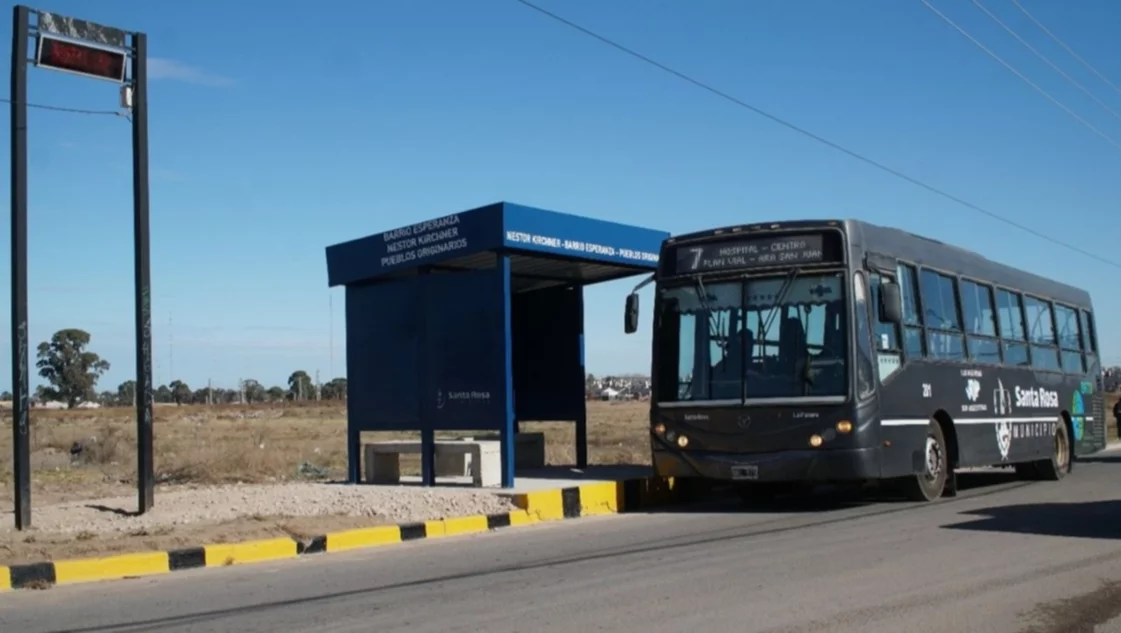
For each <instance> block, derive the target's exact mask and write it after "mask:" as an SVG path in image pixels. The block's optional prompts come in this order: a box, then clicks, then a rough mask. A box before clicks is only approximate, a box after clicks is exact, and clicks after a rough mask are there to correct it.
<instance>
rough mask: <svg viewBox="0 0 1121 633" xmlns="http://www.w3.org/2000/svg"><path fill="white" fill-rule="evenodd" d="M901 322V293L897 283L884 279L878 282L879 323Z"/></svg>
mask: <svg viewBox="0 0 1121 633" xmlns="http://www.w3.org/2000/svg"><path fill="white" fill-rule="evenodd" d="M902 322H903V295H902V293H900V291H899V284H897V283H895V282H891V281H885V282H883V283H882V284H880V323H892V324H898V323H902Z"/></svg>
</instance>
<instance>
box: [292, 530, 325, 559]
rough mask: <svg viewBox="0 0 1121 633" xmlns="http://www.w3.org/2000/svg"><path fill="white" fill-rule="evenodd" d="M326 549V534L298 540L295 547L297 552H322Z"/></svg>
mask: <svg viewBox="0 0 1121 633" xmlns="http://www.w3.org/2000/svg"><path fill="white" fill-rule="evenodd" d="M326 551H327V535H326V534H324V535H322V536H313V537H311V539H309V540H308V541H306V542H300V543H299V546H298V547H297V548H296V553H297V554H322V553H323V552H326Z"/></svg>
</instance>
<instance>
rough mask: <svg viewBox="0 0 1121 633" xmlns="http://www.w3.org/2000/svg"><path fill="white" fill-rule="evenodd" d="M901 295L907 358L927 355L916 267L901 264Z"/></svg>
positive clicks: (904, 348)
mask: <svg viewBox="0 0 1121 633" xmlns="http://www.w3.org/2000/svg"><path fill="white" fill-rule="evenodd" d="M898 270H899V294H901V295H903V351H904V352H905V353H906V354H907V358H922V357H923V356H925V355H926V346H925V345H924V344H923V336H922V318H921V315H920V313H919V282H918V274H917V273H916V272H915V267H914V266H910V265H908V264H899V269H898Z"/></svg>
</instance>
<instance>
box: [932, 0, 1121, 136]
mask: <svg viewBox="0 0 1121 633" xmlns="http://www.w3.org/2000/svg"><path fill="white" fill-rule="evenodd" d="M919 2H921V3H923V4H924V5H926V8H928V9H930V11H931V12H932V13H934V15H937V16H938V17H939V18H942V21H943V22H945V23H946V24H949V25H950V26H952V27H954V29H956V30H957V32H958V33H961V34H962V35H964V36H965V38H966V39H968V40H969V41H970V42H973V43H974V44H976V45H977V48H980V49H981V50H983V51H985V53H986V54H988V56H989V57H992V58H993V59H995V60H996V61H998V62H1000V64H1001V65H1002V66H1004V67H1005V68H1007V69H1008V70H1009V71H1010V72H1011V73H1012V74H1013V75H1016V76H1017V77H1019V78H1020V80H1021V81H1023V82H1024V83H1026V84H1027V85H1029V86H1031V87H1032V88H1034V89H1035V91H1036V92H1038V93H1039V94H1041V95H1043V96H1044V97H1046V98H1047V99H1048V100H1049V101H1050V102H1051V103H1054V104H1055V105H1057V106H1059V107H1060V108H1062V110H1063V112H1066V113H1067V114H1069V115H1070V116H1071V117H1073V118H1074V120H1075V121H1078V122H1079V123H1081V124H1082V125H1085V126H1086V127H1087V128H1089V129H1090V130H1092V131H1093V132H1094V133H1095V134H1097V135H1098V136H1100V137H1102V138H1104V139H1105V140H1106V141H1108V142H1109V144H1110V145H1112V146H1114V147H1116V148H1117V149H1121V143H1118V142H1117V141H1115V140H1113V138H1111V137H1110V136H1108V135H1107V134H1106V133H1105V132H1102V131H1101V130H1099V129H1098V128H1096V127H1094V126H1093V125H1092V124H1091V123H1090V122H1089V121H1087V120H1086V119H1083V118H1082V117H1080V116H1078V114H1077V113H1076V112H1075V111H1074V110H1071V109H1070V108H1068V107H1066V105H1064V104H1063V103H1062V102H1061V101H1059V100H1058V99H1056V98H1055V97H1052V96H1051V93H1049V92H1047V91H1046V90H1044V89H1043V88H1040V87H1039V86H1038V85H1037V84H1036V83H1035V82H1033V81H1032V80H1031V79H1028V78H1027V77H1026V76H1024V74H1023V73H1021V72H1020V71H1018V70H1016V68H1015V67H1014V66H1013V65H1012V64H1009V63H1008V62H1006V61H1004V59H1003V58H1001V57H1000V56H999V55H997V54H996V53H994V52H992V51H991V50H989V49H988V47H986V46H985V45H984V44H982V43H981V42H979V41H978V40H977V38H975V37H973V36H972V35H970V34H969V32H968V31H966V30H965V29H963V28H961V27H960V26H958V24H957V22H954V21H953V20H951V19H950V18H949V17H947V16H946V14H944V13H942V12H941V11H939V10H938V9H936V8H935V7H934V5H933V4H930V2H929V0H919Z"/></svg>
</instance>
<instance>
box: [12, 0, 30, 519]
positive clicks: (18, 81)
mask: <svg viewBox="0 0 1121 633" xmlns="http://www.w3.org/2000/svg"><path fill="white" fill-rule="evenodd" d="M29 13H30V11H29V10H28V8H27V7H24V6H18V5H17V6H15V7H13V10H12V20H13V22H12V87H11V95H10V96H11V102H12V103H11V107H12V130H11V134H12V157H11V161H12V183H11V188H12V453H13V455H12V457H13V464H14V466H13V471H14V472H13V475H14V482H15V493H16V495H15V507H14V508H13V512H14V514H15V519H16V529H17V530H26V529H27V528H29V527H31V436H30V433H29V431H30V429H29V426H30V425H29V423H28V414H29V412H28V409H29V408H30V404H31V403H30V393H29V391H30V376H29V375H28V366H27V357H28V349H27V37H28V33H27V31H28V24H27V23H28V17H29Z"/></svg>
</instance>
